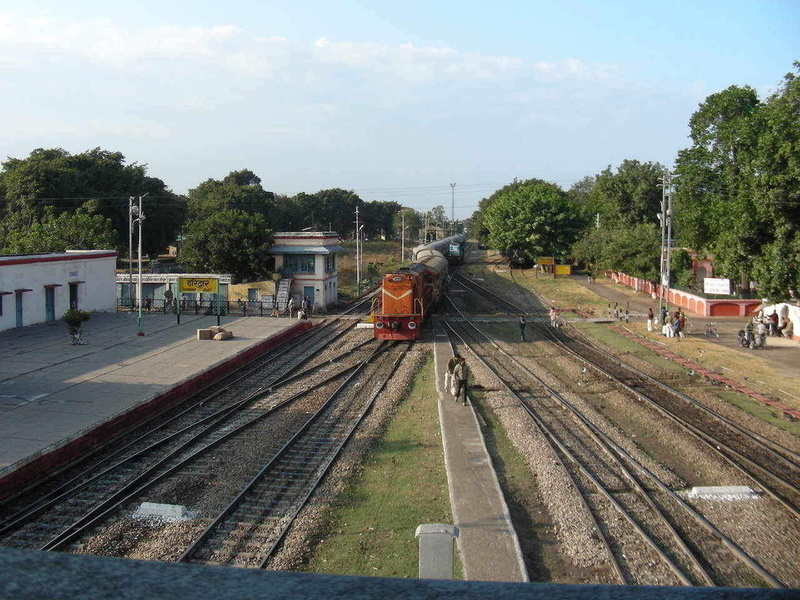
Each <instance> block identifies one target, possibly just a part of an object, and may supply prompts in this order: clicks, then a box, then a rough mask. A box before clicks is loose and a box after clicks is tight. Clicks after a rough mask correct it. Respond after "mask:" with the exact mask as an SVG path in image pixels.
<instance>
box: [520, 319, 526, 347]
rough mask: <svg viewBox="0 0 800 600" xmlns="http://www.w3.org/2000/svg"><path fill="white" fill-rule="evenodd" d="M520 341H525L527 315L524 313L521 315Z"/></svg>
mask: <svg viewBox="0 0 800 600" xmlns="http://www.w3.org/2000/svg"><path fill="white" fill-rule="evenodd" d="M519 341H520V342H524V341H525V317H524V316H522V315H520V317H519Z"/></svg>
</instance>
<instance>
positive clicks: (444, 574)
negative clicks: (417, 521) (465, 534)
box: [415, 523, 458, 579]
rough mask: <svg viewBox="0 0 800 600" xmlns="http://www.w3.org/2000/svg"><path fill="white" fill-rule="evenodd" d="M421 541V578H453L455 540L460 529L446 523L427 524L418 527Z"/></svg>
mask: <svg viewBox="0 0 800 600" xmlns="http://www.w3.org/2000/svg"><path fill="white" fill-rule="evenodd" d="M415 535H416V537H417V538H418V539H419V578H420V579H452V578H453V540H455V538H457V537H458V527H456V526H455V525H447V524H445V523H427V524H423V525H420V526H419V527H417V531H416V534H415Z"/></svg>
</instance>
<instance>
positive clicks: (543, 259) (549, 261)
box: [536, 256, 556, 265]
mask: <svg viewBox="0 0 800 600" xmlns="http://www.w3.org/2000/svg"><path fill="white" fill-rule="evenodd" d="M555 263H556V261H555V259H554V258H553V257H552V256H539V257H538V258H537V259H536V264H537V265H554V264H555Z"/></svg>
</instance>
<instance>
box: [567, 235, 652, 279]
mask: <svg viewBox="0 0 800 600" xmlns="http://www.w3.org/2000/svg"><path fill="white" fill-rule="evenodd" d="M660 248H661V233H660V231H659V230H658V227H657V226H656V225H655V224H654V223H636V224H635V225H630V226H624V227H614V228H608V227H603V228H590V229H587V230H585V231H584V232H583V233H582V235H581V238H580V240H579V241H577V242H576V243H575V245H574V246H573V248H572V253H573V256H574V257H575V258H576V259H577V260H579V261H581V262H584V263H586V264H587V265H589V266H590V267H591V268H594V269H607V270H611V271H623V272H625V273H627V274H628V275H632V276H634V277H641V278H643V279H649V280H654V279H657V278H658V270H659V256H660Z"/></svg>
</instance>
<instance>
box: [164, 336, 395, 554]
mask: <svg viewBox="0 0 800 600" xmlns="http://www.w3.org/2000/svg"><path fill="white" fill-rule="evenodd" d="M387 347H388V344H385V343H383V344H381V345H380V346H379V347H378V348H376V349H375V351H374V352H373V353H372V354H371V355H370V356H369V357H367V358H366V359H365V360H363V361H362V362H361V363H360V364H359V365H358V366H356V367H355V368H354V369H353V371H352V372H351V374H350V375H349V376H348V377H347V378H346V379H345V380H344V381H343V382H342V383H341V385H340V386H339V387H338V388H337V389H336V390H335V391H333V392H332V393H331V394H330V396H329V397H328V399H327V400H326V401H325V402H324V403H323V404H322V405H321V406H320V408H319V409H318V410H317V411H316V412H315V413H314V414H313V415H311V417H309V418H308V420H306V422H305V423H304V424H303V425H302V426H301V427H300V428H299V429H298V430H297V431H296V432H295V434H294V435H293V436H292V437H291V438H290V439H289V440H288V441H287V442H286V443H285V444H284V446H283V447H282V448H281V449H280V450H278V452H276V453H275V454H274V455H273V456H272V457H271V458H270V459H269V460H268V461H267V462H266V463H265V464H264V465H263V466H262V468H261V469H260V470H259V471H258V473H256V474H255V475H254V476H253V478H252V479H251V480H250V482H248V483H247V484H246V485H245V486H244V488H242V489H241V490H240V491H239V493H238V494H237V495H236V496H235V497H234V498H233V500H231V501H230V502H229V503H228V504H227V505H226V506H225V508H223V509H222V510H221V511H220V512H219V514H218V515H217V517H216V518H215V519H214V520H213V521H212V522H211V523H210V524H209V525H208V526H207V527H206V528H205V529H204V530H203V531H202V533H200V535H199V536H197V537H196V538H195V539H194V541H193V542H192V543H191V544H190V545H189V546H188V547H187V548H186V550H184V552H183V553H182V554H181V555H180V557H178V559H177V561H176V562H188V561H189V560H191V559H192V558H193V556H194V555H195V554H196V553H197V551H198V550H199V549H200V548H201V547H202V546H203V544H205V542H206V541H207V540H208V539H209V538H210V537H211V536H212V534H213V533H214V531H215V530H216V529H217V527H218V526H219V524H220V523H222V522H223V521H224V519H225V518H226V517H227V516H228V515H230V514H231V513H232V512H233V511H234V510H235V509H236V508H237V507H238V506H239V505H240V504H241V502H242V501H243V499H244V498H245V496H246V495H247V494H248V492H249V491H250V490H251V489H253V488H254V487H255V486H256V485H257V484H258V483H259V482H260V481H261V480H262V479H263V478H264V476H265V475H266V473H267V472H268V471H269V470H270V469H271V468H272V467H273V465H274V464H275V463H276V462H277V461H278V460H280V459H281V458H282V457H283V455H284V454H285V453H287V451H288V449H289V448H291V447H293V446H294V445H295V444H296V443H297V441H298V440H299V439H301V437H302V436H303V434H304V433H305V432H306V431H308V430H309V429H310V427H311V426H312V424H314V423H315V422H316V421H317V420H318V419H319V418H320V416H321V415H323V414H325V412H326V410H327V409H328V407H329V406H330V405H331V404H332V403H333V402H334V400H335V399H336V398H337V397H338V396H339V395H340V394H341V392H342V390H344V389H346V388H347V386H348V385H349V384H350V383H351V381H353V380H354V379H355V378H356V377H357V376H358V375H359V374H360V373H361V371H362V370H363V369H365V368H366V366H367V365H368V364H369V363H370V362H371V361H372V360H374V359H375V358H376V357H377V356H378V355H379V354H381V353H382V352H383V351H384V350H385V349H386V348H387Z"/></svg>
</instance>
